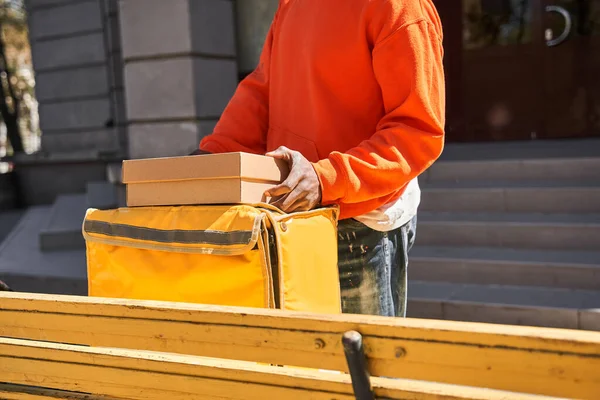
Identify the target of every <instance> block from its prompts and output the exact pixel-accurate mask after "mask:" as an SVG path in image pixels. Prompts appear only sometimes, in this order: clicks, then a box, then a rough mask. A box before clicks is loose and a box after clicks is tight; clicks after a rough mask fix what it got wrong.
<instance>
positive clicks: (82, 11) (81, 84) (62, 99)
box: [26, 0, 123, 154]
mask: <svg viewBox="0 0 600 400" xmlns="http://www.w3.org/2000/svg"><path fill="white" fill-rule="evenodd" d="M110 2H111V0H26V6H27V10H28V15H29V31H30V41H31V48H32V57H33V64H34V69H35V74H36V96H37V99H38V101H39V104H40V105H39V113H40V127H41V130H42V150H43V152H44V153H50V154H53V153H74V152H78V151H90V150H94V151H111V152H119V151H120V150H121V149H120V147H121V143H120V141H119V136H118V130H117V129H116V128H115V124H116V123H117V120H118V119H119V118H121V119H123V118H122V117H119V116H117V115H116V114H117V110H118V107H117V106H116V101H117V100H116V98H117V97H116V96H113V90H114V91H115V93H116V91H117V90H118V88H119V87H121V88H122V86H123V85H122V84H121V85H120V86H119V85H118V84H117V83H115V79H114V78H113V75H114V73H113V71H112V66H111V65H110V57H109V55H110V54H112V53H111V52H112V50H113V49H111V48H109V46H108V38H109V35H108V33H107V32H106V28H107V23H108V22H109V21H110V20H111V17H112V19H113V20H115V21H116V15H114V16H113V14H110V12H108V11H106V10H108V9H109V7H108V3H110ZM113 2H114V0H113ZM115 6H116V4H114V5H113V7H112V8H113V10H116V7H115ZM121 108H122V107H121Z"/></svg>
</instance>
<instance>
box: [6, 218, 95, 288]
mask: <svg viewBox="0 0 600 400" xmlns="http://www.w3.org/2000/svg"><path fill="white" fill-rule="evenodd" d="M50 211H51V206H41V207H33V208H30V209H28V210H27V211H26V212H25V214H24V215H23V217H22V218H21V219H20V220H19V223H18V224H17V225H16V226H15V228H14V229H13V230H12V231H11V233H10V235H9V236H8V237H7V238H6V239H5V240H4V242H2V244H0V280H3V281H4V282H6V283H7V284H8V285H9V286H10V287H11V288H12V289H14V290H15V291H19V292H29V293H49V294H67V295H83V296H85V295H87V268H86V258H85V250H69V251H54V252H49V253H44V252H42V251H40V249H39V246H38V235H39V233H40V231H41V230H42V229H43V228H44V227H45V226H47V223H48V217H49V214H50Z"/></svg>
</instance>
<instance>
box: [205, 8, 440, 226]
mask: <svg viewBox="0 0 600 400" xmlns="http://www.w3.org/2000/svg"><path fill="white" fill-rule="evenodd" d="M442 58H443V49H442V27H441V23H440V20H439V17H438V14H437V12H436V10H435V7H434V5H433V3H432V0H281V1H280V4H279V10H278V11H277V14H276V16H275V19H274V21H273V24H272V26H271V29H270V31H269V34H268V36H267V39H266V42H265V46H264V49H263V52H262V55H261V58H260V63H259V66H258V67H257V69H256V70H255V71H254V72H253V73H252V74H250V75H249V76H248V77H247V78H246V79H245V80H243V81H242V82H241V83H240V85H239V87H238V89H237V91H236V93H235V95H234V96H233V98H232V99H231V101H230V103H229V105H228V106H227V108H226V109H225V111H224V113H223V115H222V117H221V119H220V121H219V123H218V124H217V126H216V127H215V129H214V132H213V134H211V135H209V136H207V137H205V138H204V139H203V140H202V142H201V144H200V148H201V149H202V150H205V151H209V152H212V153H223V152H235V151H245V152H250V153H256V154H264V153H265V152H267V151H271V150H274V149H276V148H277V147H279V146H286V147H288V148H290V149H292V150H297V151H299V152H300V153H302V154H303V155H304V156H305V157H306V158H307V159H308V160H309V161H311V162H313V163H314V164H313V165H314V168H315V171H316V172H317V175H318V177H319V179H320V181H321V187H322V190H323V197H322V203H323V205H329V204H339V205H340V208H341V218H351V217H355V216H358V215H361V214H364V213H367V212H369V211H373V210H375V209H377V208H379V207H380V206H382V205H384V204H387V203H389V202H391V201H394V200H395V199H397V198H398V197H400V196H401V195H402V193H403V192H404V189H405V187H406V185H407V184H408V182H410V181H411V180H412V179H413V178H415V177H417V176H418V175H420V174H421V173H422V172H423V171H425V170H426V169H427V168H428V167H429V166H430V165H431V164H432V163H433V162H434V161H435V160H436V159H437V158H438V157H439V155H440V154H441V152H442V149H443V142H444V113H445V91H444V70H443V63H442Z"/></svg>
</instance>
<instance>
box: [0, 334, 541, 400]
mask: <svg viewBox="0 0 600 400" xmlns="http://www.w3.org/2000/svg"><path fill="white" fill-rule="evenodd" d="M0 376H2V379H3V380H8V381H9V382H11V383H15V384H20V385H43V386H46V387H47V386H49V387H51V388H58V389H62V390H69V391H78V392H85V393H93V394H95V395H105V396H112V397H116V398H119V399H131V400H133V399H135V400H137V399H140V400H142V399H144V400H146V399H148V400H154V399H156V400H164V399H169V400H180V399H181V400H183V399H186V400H190V399H198V398H202V399H214V400H217V399H220V400H223V399H248V400H263V399H267V398H269V399H286V400H305V399H307V398H310V399H315V400H331V399H338V400H353V399H354V396H353V394H352V387H351V383H350V379H349V377H348V376H347V375H342V374H326V373H318V372H317V371H313V370H301V369H295V368H281V367H271V366H265V365H258V364H256V363H250V362H240V361H232V360H220V359H209V358H204V357H191V356H182V355H175V354H165V353H156V352H144V351H134V350H123V349H101V348H90V347H87V348H86V347H83V346H73V345H64V344H57V343H43V342H35V341H27V340H19V339H1V338H0ZM374 391H375V394H376V396H378V398H388V399H392V400H393V399H407V398H410V399H424V400H425V399H427V400H429V399H432V400H433V399H481V400H500V399H508V400H517V399H525V400H526V399H539V398H540V397H539V396H527V395H522V394H517V393H506V392H499V391H494V390H486V389H477V388H461V387H459V386H453V385H443V384H435V383H430V382H416V381H406V380H398V381H397V380H391V379H375V381H374Z"/></svg>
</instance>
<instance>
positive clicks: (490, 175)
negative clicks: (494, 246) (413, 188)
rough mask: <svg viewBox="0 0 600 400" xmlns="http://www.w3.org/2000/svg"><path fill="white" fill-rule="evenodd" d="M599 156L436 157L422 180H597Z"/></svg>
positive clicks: (432, 181)
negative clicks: (520, 157)
mask: <svg viewBox="0 0 600 400" xmlns="http://www.w3.org/2000/svg"><path fill="white" fill-rule="evenodd" d="M598 171H600V157H587V158H586V157H581V158H541V159H534V158H531V159H501V160H489V159H485V160H456V161H439V162H437V163H435V164H434V165H433V166H432V167H431V168H430V169H429V170H427V171H426V172H425V173H424V174H423V175H422V176H421V182H422V183H434V182H469V181H487V182H493V181H511V182H515V181H516V182H526V181H527V182H535V181H537V182H544V181H553V182H557V181H560V182H569V181H573V180H575V181H587V180H589V181H597V180H598Z"/></svg>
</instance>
